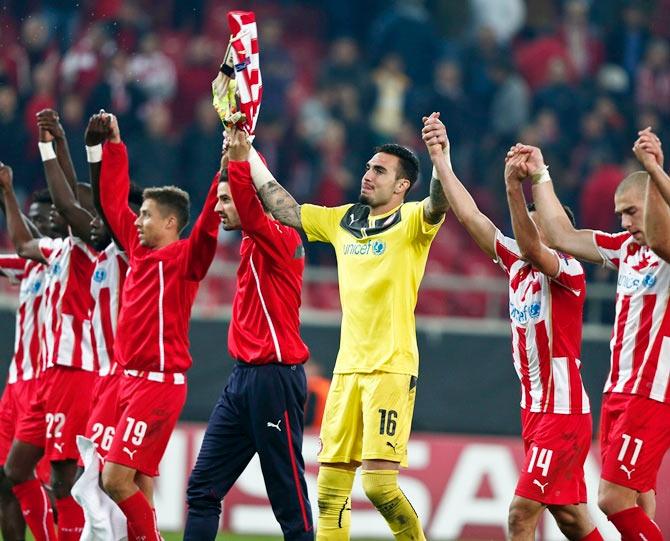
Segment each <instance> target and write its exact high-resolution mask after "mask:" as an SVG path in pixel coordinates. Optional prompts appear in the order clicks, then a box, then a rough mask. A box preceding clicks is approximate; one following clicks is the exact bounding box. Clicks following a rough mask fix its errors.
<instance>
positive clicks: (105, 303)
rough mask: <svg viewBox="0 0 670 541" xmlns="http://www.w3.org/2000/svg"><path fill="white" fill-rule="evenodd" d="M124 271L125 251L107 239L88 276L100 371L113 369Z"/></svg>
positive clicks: (124, 277)
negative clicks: (91, 273)
mask: <svg viewBox="0 0 670 541" xmlns="http://www.w3.org/2000/svg"><path fill="white" fill-rule="evenodd" d="M127 272H128V260H127V258H126V254H125V253H124V252H123V251H121V250H120V249H119V247H118V246H117V245H116V244H114V243H113V242H111V243H110V244H109V246H107V248H105V250H104V251H102V252H100V253H99V254H98V258H97V260H96V262H95V269H94V270H93V277H92V278H91V297H92V299H93V309H92V310H91V316H90V319H91V333H92V341H93V354H94V355H95V359H96V363H97V366H98V367H99V369H100V375H101V376H106V375H108V374H110V373H114V372H115V364H114V335H115V334H116V326H117V321H118V317H119V309H120V307H121V291H122V288H123V283H124V282H125V279H126V273H127Z"/></svg>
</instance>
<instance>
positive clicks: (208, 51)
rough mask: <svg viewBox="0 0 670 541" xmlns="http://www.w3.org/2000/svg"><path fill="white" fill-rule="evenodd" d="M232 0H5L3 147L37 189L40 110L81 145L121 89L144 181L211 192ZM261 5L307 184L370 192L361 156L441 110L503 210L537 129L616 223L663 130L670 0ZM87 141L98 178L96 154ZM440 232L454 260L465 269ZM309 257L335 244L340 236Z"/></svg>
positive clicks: (267, 107)
mask: <svg viewBox="0 0 670 541" xmlns="http://www.w3.org/2000/svg"><path fill="white" fill-rule="evenodd" d="M230 7H231V3H230V2H223V1H221V2H220V1H205V0H200V1H198V2H188V3H183V2H176V1H173V2H161V8H160V9H159V10H156V9H154V4H153V3H152V2H148V1H142V0H84V1H82V2H80V3H75V2H66V1H52V2H46V1H45V2H39V1H35V2H18V1H10V2H5V3H4V4H3V11H2V12H1V13H0V21H1V23H0V44H1V45H2V48H1V49H0V85H1V86H0V128H1V129H0V145H1V146H2V148H3V149H8V152H9V153H6V154H5V156H4V160H5V161H6V162H7V163H11V164H13V165H14V166H15V167H16V169H17V170H20V171H22V174H21V175H20V177H19V178H18V179H17V188H18V189H19V191H20V193H21V194H22V195H23V196H25V195H27V194H28V193H29V192H30V191H31V190H32V189H34V188H36V187H39V186H43V185H44V180H43V178H42V174H41V167H40V163H39V159H38V157H37V155H36V150H35V149H36V145H35V142H36V137H37V132H36V129H35V123H34V121H33V119H34V115H35V113H36V112H37V111H38V110H40V109H43V108H44V107H47V106H50V107H55V108H57V109H58V110H59V111H60V114H61V117H62V121H63V124H64V127H65V128H66V130H67V132H68V135H69V137H70V138H71V142H72V146H73V148H75V149H79V148H82V147H83V130H84V127H85V122H86V120H87V119H88V117H89V116H90V115H91V114H92V113H94V112H96V110H97V109H98V108H100V107H104V108H106V109H109V110H114V111H115V112H117V114H118V116H119V118H120V119H121V121H122V123H123V124H124V126H127V128H126V130H127V133H128V141H129V148H130V152H131V156H132V157H138V156H139V155H140V154H141V156H142V157H143V159H142V160H132V162H133V163H134V165H133V169H132V171H131V174H132V177H133V179H134V180H135V181H136V182H137V183H139V184H140V185H141V186H151V185H158V184H166V183H167V184H176V185H178V186H181V187H183V188H184V189H186V190H187V191H188V192H189V193H190V194H191V195H192V198H193V200H194V206H195V208H197V207H198V206H199V204H200V203H201V202H202V201H203V200H204V196H205V193H206V186H207V178H208V176H209V173H210V171H211V170H212V168H214V167H216V152H212V150H213V149H216V148H217V146H218V145H219V144H220V143H219V141H220V129H219V125H218V121H217V119H216V116H215V115H214V113H213V111H212V110H211V107H209V101H210V80H211V72H212V69H213V68H216V67H217V66H218V64H219V62H220V59H221V54H222V52H223V49H224V47H225V42H224V40H223V39H221V36H224V35H226V29H225V13H226V11H227V9H229V8H230ZM257 11H258V15H259V20H260V25H261V36H262V37H261V42H262V44H263V47H264V50H265V51H266V53H265V54H264V55H263V76H264V78H265V81H266V82H267V84H266V85H265V96H264V100H263V110H262V113H261V115H262V120H263V129H262V130H259V133H258V140H257V146H258V148H260V149H262V150H263V151H264V154H265V156H266V157H267V159H268V162H269V164H270V166H271V168H272V170H273V171H275V172H276V174H277V177H278V178H280V179H282V180H283V181H284V182H285V183H286V184H287V185H288V186H289V187H290V188H291V189H292V190H293V193H295V194H296V197H297V198H298V200H300V201H310V202H319V203H323V204H327V205H331V204H338V203H341V202H343V201H347V200H350V199H352V197H355V196H356V193H357V190H358V179H359V178H360V173H361V171H360V170H358V168H359V164H360V163H361V159H362V157H364V156H366V155H367V154H368V153H369V150H370V149H371V148H372V147H373V146H374V145H376V144H380V143H382V142H387V141H390V140H397V141H400V142H401V143H405V144H407V145H408V146H410V147H411V148H414V149H417V150H421V145H420V138H419V131H420V127H421V118H420V117H421V114H422V112H423V111H432V110H440V111H441V112H442V118H443V119H444V121H445V122H446V124H447V127H448V129H449V134H450V138H451V140H452V144H453V146H454V160H455V164H454V166H455V168H456V170H457V171H458V173H459V175H460V176H461V178H463V179H464V181H465V182H466V184H467V185H468V186H469V187H471V188H472V189H473V191H474V193H475V196H476V198H477V200H478V201H479V203H480V205H482V206H483V207H484V208H485V209H486V210H487V212H489V213H490V214H491V215H493V216H495V217H498V218H500V219H501V220H502V221H504V212H501V210H502V209H503V208H504V207H503V206H502V204H501V201H502V198H501V196H502V195H503V193H504V190H503V183H502V181H501V179H502V160H503V157H504V152H505V149H506V148H507V147H509V145H510V144H511V143H513V142H516V141H517V140H522V141H524V142H526V143H528V144H536V145H538V146H541V147H542V148H543V150H544V152H545V155H546V156H547V162H548V163H549V164H550V166H551V169H552V173H553V175H554V176H555V177H556V178H557V179H559V180H560V182H559V184H558V186H559V189H560V195H561V198H562V200H563V201H565V202H566V203H567V204H570V205H571V206H573V207H574V208H575V210H576V211H577V212H576V213H577V219H578V223H580V224H581V223H583V224H585V225H589V226H591V227H596V228H602V229H611V228H613V227H615V226H616V217H615V216H614V214H613V212H612V209H611V208H610V207H609V206H607V205H602V204H601V201H602V200H603V198H605V199H607V197H606V195H611V194H612V193H613V190H614V187H615V186H616V183H617V180H618V179H620V178H621V177H622V175H623V174H624V172H627V171H630V170H631V169H632V168H634V167H635V164H634V163H633V157H632V154H631V152H630V138H631V136H632V135H634V134H635V132H636V130H637V129H638V128H640V127H645V126H652V127H653V128H654V129H655V130H656V132H657V133H659V135H660V136H661V138H662V139H663V135H664V131H663V130H664V128H663V125H662V124H663V123H662V121H663V120H664V119H667V117H668V114H669V113H670V105H668V104H670V48H669V45H668V42H667V40H666V38H667V34H668V30H667V28H668V25H667V24H666V23H667V19H668V13H670V10H669V9H668V2H666V1H656V2H652V1H638V2H632V1H617V2H605V3H603V2H588V1H587V0H565V1H557V0H538V1H533V2H528V3H526V2H523V1H522V0H505V1H500V0H495V1H487V0H477V1H474V0H473V1H471V2H431V1H425V2H424V1H421V0H414V1H408V2H398V3H390V2H365V3H364V5H362V6H361V5H360V3H359V2H353V1H346V2H344V1H343V2H324V3H320V5H319V7H316V6H315V5H314V4H313V3H312V2H300V1H285V2H260V3H259V5H258V6H257ZM500 13H504V14H505V16H499V14H500ZM55 28H58V29H59V30H58V31H56V30H55ZM73 159H74V161H75V168H76V170H77V172H78V174H79V176H80V178H82V179H83V178H86V169H85V158H84V155H83V152H78V151H76V152H73ZM422 165H423V172H424V175H423V179H424V182H422V183H420V184H419V186H417V187H416V188H415V189H414V194H412V195H413V197H414V198H421V197H423V194H424V193H425V191H426V189H427V183H426V182H425V180H426V173H427V170H428V165H429V164H428V161H427V156H426V154H425V153H422ZM596 193H597V194H603V195H602V197H600V196H596V195H595V194H596ZM605 194H606V195H605ZM224 240H228V241H231V242H235V240H234V239H224ZM448 242H451V243H452V244H453V243H454V242H458V239H455V240H454V239H452V238H450V239H449V241H448ZM448 242H447V238H446V236H445V238H444V240H443V242H442V243H443V244H447V243H448ZM442 243H441V242H440V240H439V239H438V242H437V244H438V249H437V250H436V251H437V252H438V257H439V255H440V253H442V255H443V257H442V259H444V264H443V268H444V269H445V270H447V271H452V272H456V273H459V272H467V267H466V266H463V267H465V268H462V267H459V265H458V263H457V262H455V261H454V260H453V258H452V257H451V252H450V250H449V248H448V247H445V248H444V249H442V248H440V247H439V245H440V244H442ZM463 247H464V249H465V250H466V251H467V250H470V251H472V250H473V245H472V244H471V243H470V242H464V243H463ZM310 257H311V261H312V262H313V263H319V262H326V263H330V264H332V262H333V260H332V256H331V255H330V252H329V251H326V250H317V251H316V252H315V253H314V254H311V255H310Z"/></svg>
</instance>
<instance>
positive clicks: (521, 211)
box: [505, 155, 560, 277]
mask: <svg viewBox="0 0 670 541" xmlns="http://www.w3.org/2000/svg"><path fill="white" fill-rule="evenodd" d="M525 162H526V160H525V156H523V155H521V156H519V155H518V156H515V157H513V158H511V159H509V160H507V162H506V163H505V187H506V189H507V204H508V205H509V212H510V216H511V218H512V229H513V230H514V238H515V240H516V243H517V244H518V245H519V250H520V251H521V257H522V258H523V259H525V260H526V261H528V262H529V263H530V264H531V265H533V267H535V268H536V269H537V270H539V271H540V272H541V273H543V274H546V275H548V276H552V277H553V276H556V275H557V274H558V272H559V270H560V268H559V263H558V256H557V255H556V252H554V251H552V250H550V249H549V248H547V247H546V246H545V245H544V243H543V242H542V240H541V238H540V232H539V231H538V230H537V226H536V225H535V222H533V219H532V218H531V216H530V213H529V212H528V207H527V206H526V197H525V196H524V194H523V189H522V183H523V180H524V179H525V178H526V177H527V176H528V168H527V165H526V163H525Z"/></svg>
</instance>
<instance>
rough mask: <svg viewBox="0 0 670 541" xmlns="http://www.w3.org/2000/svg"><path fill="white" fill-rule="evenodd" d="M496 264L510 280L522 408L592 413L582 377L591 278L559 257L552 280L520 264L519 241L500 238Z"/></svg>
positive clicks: (574, 263)
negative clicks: (584, 318) (584, 320)
mask: <svg viewBox="0 0 670 541" xmlns="http://www.w3.org/2000/svg"><path fill="white" fill-rule="evenodd" d="M495 253H496V255H497V260H496V262H497V263H498V264H499V265H500V266H501V267H502V269H503V270H504V271H505V272H506V273H507V274H508V275H509V315H510V320H511V323H512V353H513V357H514V368H515V369H516V372H517V375H518V376H519V379H520V380H521V407H522V408H524V409H526V410H529V411H532V412H541V413H560V414H569V413H588V412H589V411H590V404H589V398H588V396H587V394H586V391H585V390H584V385H583V384H582V377H581V374H580V372H579V369H580V367H581V362H580V351H581V343H582V310H583V307H584V299H585V297H586V277H585V275H584V269H583V268H582V266H581V264H580V263H579V262H578V261H577V260H576V259H574V258H572V257H568V256H565V255H563V254H560V253H556V256H557V258H558V262H559V271H558V274H557V275H556V276H555V277H554V278H551V277H549V276H547V275H545V274H543V273H541V272H540V271H538V270H536V269H534V268H533V267H532V265H530V264H529V263H527V262H526V261H524V260H523V259H521V250H520V249H519V245H518V244H517V242H516V241H515V240H514V239H511V238H509V237H505V236H504V235H503V234H502V233H500V231H498V232H497V233H496V241H495Z"/></svg>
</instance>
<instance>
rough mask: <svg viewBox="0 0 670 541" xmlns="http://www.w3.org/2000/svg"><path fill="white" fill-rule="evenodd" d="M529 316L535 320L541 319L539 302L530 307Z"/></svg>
mask: <svg viewBox="0 0 670 541" xmlns="http://www.w3.org/2000/svg"><path fill="white" fill-rule="evenodd" d="M528 315H529V316H530V317H531V318H533V319H536V318H538V317H540V304H539V303H537V302H535V303H533V304H531V305H530V306H529V307H528Z"/></svg>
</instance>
